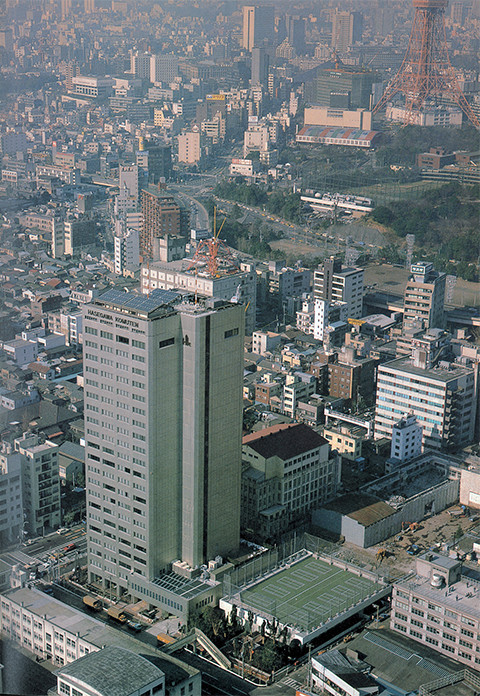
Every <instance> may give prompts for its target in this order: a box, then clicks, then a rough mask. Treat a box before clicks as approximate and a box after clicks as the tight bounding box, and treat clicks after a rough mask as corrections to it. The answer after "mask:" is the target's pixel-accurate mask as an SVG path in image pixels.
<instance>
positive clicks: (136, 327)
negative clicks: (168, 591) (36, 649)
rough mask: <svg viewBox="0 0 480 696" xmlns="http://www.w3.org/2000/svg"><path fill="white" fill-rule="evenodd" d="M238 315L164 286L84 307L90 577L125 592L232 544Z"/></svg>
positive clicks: (237, 470) (107, 296)
mask: <svg viewBox="0 0 480 696" xmlns="http://www.w3.org/2000/svg"><path fill="white" fill-rule="evenodd" d="M244 317H245V309H244V307H243V306H241V305H235V304H231V303H226V302H219V301H216V300H211V301H208V300H207V301H205V302H203V303H201V302H198V301H197V302H193V301H192V302H189V301H187V300H185V299H183V297H182V295H179V294H178V293H175V292H172V291H165V290H155V291H153V292H152V293H151V294H150V296H149V297H145V296H139V295H136V294H133V293H126V292H119V291H116V290H109V291H107V292H106V293H104V294H103V295H102V296H101V297H99V298H97V299H96V300H95V301H94V302H92V303H90V304H88V305H85V307H84V327H85V328H84V338H85V341H84V346H85V351H84V366H85V440H86V446H85V456H86V460H85V461H86V478H87V520H88V521H87V525H88V527H87V539H88V566H89V576H90V579H91V581H96V582H100V583H101V584H102V585H103V586H104V587H105V588H111V589H112V590H113V591H114V592H116V593H117V594H119V595H120V594H122V593H123V592H127V591H129V590H130V591H131V592H132V594H133V591H134V590H135V591H137V588H138V587H139V585H140V584H142V583H143V584H142V587H144V586H145V585H146V584H148V583H149V582H150V583H153V582H154V580H155V579H156V578H157V576H159V575H161V574H162V573H165V572H168V570H169V569H170V566H171V564H172V563H173V562H174V561H178V560H181V561H182V562H183V563H184V564H186V566H188V567H189V568H196V567H197V568H198V567H199V566H200V565H201V564H204V563H206V562H207V561H209V560H210V559H214V558H216V557H217V555H218V554H221V555H223V554H225V553H227V552H228V551H231V550H233V549H236V548H237V546H238V542H239V529H240V474H241V423H242V369H243V368H242V364H243V359H242V356H243V336H244V321H245V319H244ZM132 588H133V589H132ZM157 589H158V587H157ZM207 589H208V588H207ZM210 592H211V588H210ZM137 596H138V595H137ZM148 596H149V597H151V598H152V599H151V601H153V599H154V596H153V595H152V594H149V595H148ZM158 601H159V605H161V600H158ZM169 606H172V607H173V605H169ZM173 608H175V607H173Z"/></svg>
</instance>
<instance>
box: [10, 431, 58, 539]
mask: <svg viewBox="0 0 480 696" xmlns="http://www.w3.org/2000/svg"><path fill="white" fill-rule="evenodd" d="M15 450H16V451H17V452H19V454H21V455H22V487H23V511H24V516H25V526H26V531H27V532H28V533H29V534H30V536H39V535H41V534H44V533H45V532H48V531H51V530H52V529H55V528H56V527H59V526H60V522H61V518H60V515H61V507H60V477H59V474H58V460H57V453H58V445H56V444H55V443H54V442H50V441H49V440H45V441H42V439H41V438H40V437H39V436H38V435H32V434H30V433H24V434H23V436H22V437H21V438H18V439H16V440H15Z"/></svg>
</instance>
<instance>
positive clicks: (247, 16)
mask: <svg viewBox="0 0 480 696" xmlns="http://www.w3.org/2000/svg"><path fill="white" fill-rule="evenodd" d="M274 21H275V9H274V7H273V5H244V6H243V36H242V46H243V48H246V49H247V51H251V50H252V48H254V46H263V45H265V44H266V43H271V42H272V41H273V35H274Z"/></svg>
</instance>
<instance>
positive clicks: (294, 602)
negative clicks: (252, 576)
mask: <svg viewBox="0 0 480 696" xmlns="http://www.w3.org/2000/svg"><path fill="white" fill-rule="evenodd" d="M377 589H380V585H379V584H377V583H375V582H373V581H372V580H369V579H368V578H363V577H362V578H361V577H358V576H357V575H355V574H354V573H351V572H349V571H346V570H342V569H341V568H337V567H336V566H334V565H329V564H328V563H325V562H324V561H320V560H318V559H316V558H313V557H309V558H305V559H304V560H302V561H299V562H298V563H295V564H294V565H292V566H290V567H287V568H285V569H283V570H281V571H280V572H279V573H276V574H275V575H273V576H271V577H269V578H266V579H265V580H263V581H261V582H260V583H258V585H255V586H254V587H251V588H249V589H247V590H243V591H242V593H241V599H242V602H243V603H245V604H246V605H247V606H251V607H252V608H253V609H256V610H257V611H258V612H259V613H260V614H261V613H262V611H263V612H267V613H268V614H271V615H273V616H275V617H276V618H277V619H278V620H279V621H280V622H281V623H286V624H289V625H291V626H292V625H296V626H298V628H300V629H301V630H311V629H312V628H315V627H316V626H319V625H320V624H322V623H325V622H326V621H328V619H330V618H331V617H333V616H336V615H337V614H341V613H342V612H344V611H346V610H347V609H349V608H350V607H351V606H352V605H354V604H357V603H358V602H360V601H362V600H363V599H364V598H365V597H368V596H369V595H371V594H373V593H374V592H375V591H376V590H377Z"/></svg>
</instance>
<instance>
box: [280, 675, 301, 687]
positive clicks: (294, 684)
mask: <svg viewBox="0 0 480 696" xmlns="http://www.w3.org/2000/svg"><path fill="white" fill-rule="evenodd" d="M280 684H284V685H285V686H291V687H292V689H297V688H298V687H300V686H302V685H301V683H300V682H298V681H296V680H295V679H292V678H291V677H285V679H282V681H281V682H280Z"/></svg>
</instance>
